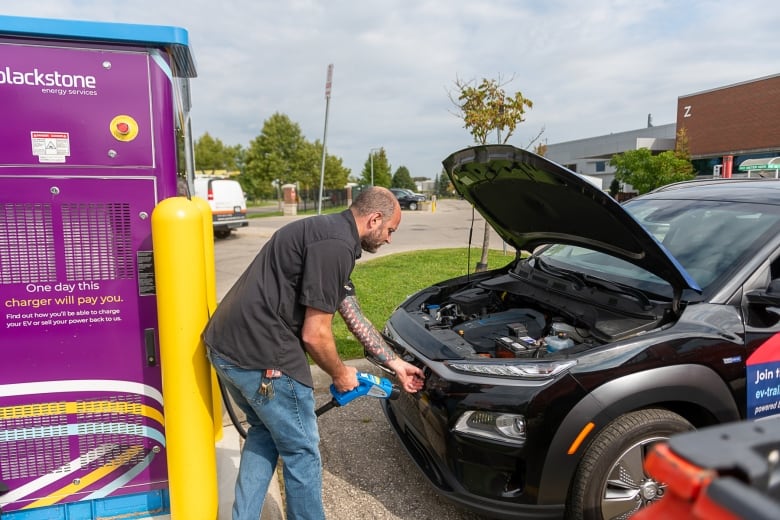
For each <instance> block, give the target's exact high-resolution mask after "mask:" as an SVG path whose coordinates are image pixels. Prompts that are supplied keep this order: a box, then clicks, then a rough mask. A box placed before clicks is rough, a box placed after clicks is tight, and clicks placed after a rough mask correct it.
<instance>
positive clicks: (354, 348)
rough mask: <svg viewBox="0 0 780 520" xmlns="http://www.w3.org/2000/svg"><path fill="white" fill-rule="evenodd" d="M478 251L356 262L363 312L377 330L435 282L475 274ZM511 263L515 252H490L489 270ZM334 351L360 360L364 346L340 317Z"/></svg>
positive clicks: (335, 326) (401, 255)
mask: <svg viewBox="0 0 780 520" xmlns="http://www.w3.org/2000/svg"><path fill="white" fill-rule="evenodd" d="M480 253H481V249H480V248H472V249H471V258H470V259H469V258H468V249H466V248H460V249H431V250H421V251H413V252H409V253H397V254H393V255H388V256H384V257H380V258H377V259H374V260H369V261H367V262H362V263H359V264H358V265H357V266H355V270H354V271H353V272H352V281H353V282H354V284H355V290H356V292H357V297H358V301H359V302H360V307H361V308H362V309H363V313H364V314H365V315H366V316H367V317H368V319H369V320H371V322H372V323H373V324H374V326H376V328H377V329H379V330H380V331H381V330H382V328H384V325H385V321H387V318H389V317H390V314H391V313H392V312H393V310H395V308H396V307H397V306H398V305H399V304H400V303H401V302H403V301H404V300H405V299H406V297H407V296H409V295H411V294H413V293H415V292H417V291H419V290H420V289H423V288H425V287H427V286H429V285H433V284H434V283H437V282H441V281H443V280H447V279H449V278H455V277H458V276H463V275H465V274H467V272H472V273H473V272H474V266H475V265H476V263H477V261H478V260H479V257H480ZM512 260H514V251H512V250H510V251H507V253H506V254H504V253H503V252H502V251H498V250H495V251H494V250H491V251H490V252H489V255H488V268H489V269H496V268H499V267H503V266H505V265H506V264H508V263H509V262H511V261H512ZM333 335H334V336H335V338H336V348H337V349H338V352H339V355H340V356H341V358H342V359H356V358H361V357H363V346H362V345H361V344H360V343H359V342H358V341H357V340H356V339H355V338H354V336H352V334H350V332H349V331H348V330H347V326H346V325H345V324H344V321H343V320H342V319H341V317H340V316H338V317H336V318H335V319H334V320H333Z"/></svg>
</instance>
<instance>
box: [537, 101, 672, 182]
mask: <svg viewBox="0 0 780 520" xmlns="http://www.w3.org/2000/svg"><path fill="white" fill-rule="evenodd" d="M649 123H650V117H649V116H648V126H647V128H641V129H639V130H629V131H627V132H617V133H612V134H608V135H601V136H598V137H588V138H585V139H577V140H576V141H566V142H563V143H556V144H548V145H547V152H546V153H545V157H547V158H548V159H550V160H551V161H555V162H557V163H558V164H562V165H563V166H565V167H566V168H568V169H570V170H572V171H575V172H577V173H580V174H582V175H586V176H589V177H591V178H596V179H600V180H601V187H602V189H604V190H607V189H609V185H610V184H611V183H612V179H614V178H615V169H614V168H613V167H612V166H610V165H609V160H610V159H611V158H612V156H613V155H615V154H619V153H622V152H625V151H628V150H638V149H640V148H648V149H650V150H651V151H653V152H656V153H661V152H665V151H667V150H674V142H675V134H676V132H675V128H676V125H675V124H673V123H672V124H666V125H659V126H651V125H650V124H649Z"/></svg>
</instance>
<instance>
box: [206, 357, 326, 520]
mask: <svg viewBox="0 0 780 520" xmlns="http://www.w3.org/2000/svg"><path fill="white" fill-rule="evenodd" d="M208 356H209V360H210V361H211V364H212V365H213V366H214V369H215V370H216V372H217V375H218V376H219V379H220V381H222V384H223V385H224V386H225V388H226V389H227V390H228V392H229V393H230V395H231V397H232V398H233V401H234V402H235V403H236V405H237V406H238V407H239V408H241V410H242V411H243V412H244V413H245V414H246V419H247V422H248V423H249V426H250V427H249V430H248V431H247V436H246V440H245V442H244V448H243V450H242V451H241V465H240V466H239V469H238V478H237V479H236V490H235V501H234V502H233V520H258V519H259V518H260V512H261V511H262V509H263V501H264V500H265V495H266V493H267V491H268V485H269V484H270V482H271V478H272V477H273V473H274V470H275V469H276V464H277V461H278V459H279V457H280V456H281V457H282V460H283V462H284V464H283V472H282V473H283V475H284V491H285V497H286V509H287V518H288V519H290V520H292V519H296V520H304V519H305V520H324V518H325V511H324V509H323V505H322V460H321V458H320V451H319V442H320V435H319V430H318V429H317V417H316V415H315V413H314V405H315V403H314V391H313V390H312V389H311V388H309V387H308V386H306V385H303V384H301V383H299V382H298V381H296V380H294V379H291V378H290V377H288V376H286V375H282V376H281V377H279V378H277V379H268V378H266V377H265V374H264V371H261V370H246V369H243V368H240V367H238V366H236V365H235V364H234V363H232V362H231V361H228V360H227V359H224V358H223V357H221V356H220V355H219V354H217V353H216V352H214V351H213V350H211V349H208ZM261 384H269V385H272V386H273V391H270V392H265V394H263V393H261V392H260V386H261Z"/></svg>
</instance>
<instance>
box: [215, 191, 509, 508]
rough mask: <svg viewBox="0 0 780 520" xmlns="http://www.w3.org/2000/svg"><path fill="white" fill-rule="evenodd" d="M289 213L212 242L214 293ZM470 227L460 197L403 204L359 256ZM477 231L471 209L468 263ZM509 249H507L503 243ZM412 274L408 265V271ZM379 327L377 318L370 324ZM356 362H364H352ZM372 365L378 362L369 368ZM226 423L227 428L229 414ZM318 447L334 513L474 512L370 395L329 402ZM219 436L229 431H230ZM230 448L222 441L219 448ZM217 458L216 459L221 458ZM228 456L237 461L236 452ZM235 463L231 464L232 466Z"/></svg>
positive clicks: (439, 243)
mask: <svg viewBox="0 0 780 520" xmlns="http://www.w3.org/2000/svg"><path fill="white" fill-rule="evenodd" d="M294 218H301V217H266V218H255V219H251V220H250V225H249V227H247V228H242V229H240V230H238V231H237V232H235V233H233V235H232V236H231V237H230V238H228V239H225V240H217V241H216V243H215V255H216V270H217V297H218V298H221V297H222V296H223V295H224V294H225V292H227V290H228V289H229V288H230V286H231V285H232V284H233V282H234V281H235V280H236V278H237V277H238V276H239V275H240V274H241V272H242V271H243V269H244V268H245V267H246V266H247V264H248V263H249V262H250V261H251V260H252V258H253V257H254V255H255V254H256V252H257V251H258V250H259V249H260V247H262V245H263V244H264V243H265V242H266V241H267V240H268V238H270V236H271V235H272V234H273V232H274V231H275V230H276V229H278V228H279V227H281V226H282V225H284V224H285V223H286V222H289V221H290V220H292V219H294ZM471 228H472V212H471V207H470V206H469V205H468V203H466V202H465V201H459V200H444V201H440V202H438V203H437V205H436V210H435V211H431V210H430V209H428V210H426V211H422V210H418V211H404V212H403V218H402V221H401V226H400V228H399V231H398V232H397V233H395V234H394V235H393V241H392V243H391V244H389V245H385V246H384V247H382V248H380V250H379V252H378V253H376V254H375V255H371V254H365V255H364V257H363V258H362V259H361V260H360V261H368V260H370V259H372V258H376V257H377V256H381V255H387V254H393V253H398V252H402V251H412V250H416V249H439V248H451V247H467V246H468V244H469V230H470V229H471ZM483 231H484V220H483V219H482V218H481V217H480V216H479V214H476V215H474V220H473V234H472V237H473V238H472V248H473V254H472V264H476V262H477V261H478V260H479V255H480V250H481V246H482V236H483ZM490 246H491V248H492V249H502V248H503V242H502V241H501V239H500V238H499V237H498V235H496V234H495V233H494V232H492V230H491V238H490ZM507 254H509V255H513V254H514V250H512V249H511V248H509V249H508V251H507ZM410 275H411V276H413V273H410ZM376 325H377V326H378V327H381V326H382V325H383V324H381V323H378V324H376ZM356 363H357V364H358V366H359V367H360V368H361V369H362V368H364V367H368V366H369V364H368V363H367V362H361V361H360V360H358V361H357V362H356ZM372 371H373V372H374V373H378V372H379V371H378V370H377V369H374V370H372ZM313 372H314V374H315V386H316V387H317V388H316V390H317V402H318V404H320V403H325V402H326V401H327V400H328V399H329V394H328V392H327V385H328V384H329V383H330V380H329V378H327V376H325V375H324V374H323V373H322V372H321V371H319V370H317V369H316V367H315V369H314V370H313ZM226 424H227V426H226V430H228V429H232V427H231V426H230V424H229V421H227V422H226ZM319 425H320V436H321V445H320V446H321V452H322V458H323V469H324V475H323V495H324V497H325V510H326V514H327V517H328V518H330V519H334V520H341V519H350V520H360V519H366V520H368V519H382V520H384V519H387V520H391V519H400V520H412V519H414V520H426V519H430V520H433V519H440V518H448V519H449V520H478V519H481V518H484V517H480V516H477V515H474V514H472V513H470V512H469V511H466V510H464V509H462V508H460V507H458V506H455V505H453V504H451V503H449V502H447V501H445V500H444V499H442V498H441V497H439V496H438V495H437V494H436V493H435V491H434V490H433V488H432V487H431V486H430V485H429V484H428V482H427V480H426V479H425V478H424V477H423V475H422V474H421V473H420V471H419V470H418V469H417V467H416V466H415V465H414V463H413V462H412V461H411V459H410V458H409V457H408V456H407V455H406V452H405V451H404V450H403V448H402V446H401V444H400V442H399V441H398V440H397V439H396V438H395V435H394V434H393V433H392V432H391V430H390V428H389V426H388V425H387V423H386V420H385V417H384V414H383V413H382V410H381V408H380V406H379V402H378V401H377V400H376V399H373V398H370V397H365V398H361V399H357V400H355V401H353V402H351V403H350V404H349V405H348V406H345V407H343V408H334V409H332V410H330V411H329V412H327V413H325V414H323V415H322V416H321V417H320V419H319ZM229 433H230V434H229V435H226V438H236V437H237V436H236V435H234V432H229ZM222 449H223V452H224V451H229V449H228V448H222ZM223 463H224V461H221V462H220V464H221V465H222V464H223ZM229 463H230V464H236V463H237V460H236V458H235V453H234V454H233V456H232V458H231V459H230V462H229ZM231 469H234V468H231ZM232 478H234V476H231V472H230V471H224V469H223V470H222V471H221V472H220V494H221V497H223V495H224V493H229V492H230V488H231V486H232V480H231V481H229V482H225V481H224V480H228V479H232ZM278 493H279V490H278V489H272V490H271V494H270V495H269V499H268V501H267V507H266V510H265V511H264V514H263V519H264V520H266V519H267V520H276V519H280V518H283V517H282V516H281V512H280V509H281V507H282V506H281V497H280V496H279V495H278ZM223 502H224V500H223V499H222V498H221V499H220V518H229V516H226V515H227V511H229V509H227V507H228V506H229V504H226V503H223Z"/></svg>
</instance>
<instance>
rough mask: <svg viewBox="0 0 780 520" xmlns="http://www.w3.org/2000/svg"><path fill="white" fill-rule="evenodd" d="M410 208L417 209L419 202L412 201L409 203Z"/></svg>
mask: <svg viewBox="0 0 780 520" xmlns="http://www.w3.org/2000/svg"><path fill="white" fill-rule="evenodd" d="M409 209H410V210H412V211H416V210H417V203H416V202H410V203H409Z"/></svg>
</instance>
